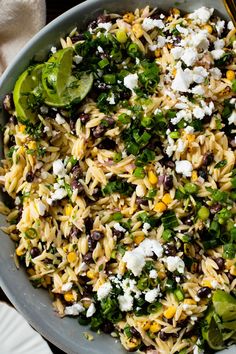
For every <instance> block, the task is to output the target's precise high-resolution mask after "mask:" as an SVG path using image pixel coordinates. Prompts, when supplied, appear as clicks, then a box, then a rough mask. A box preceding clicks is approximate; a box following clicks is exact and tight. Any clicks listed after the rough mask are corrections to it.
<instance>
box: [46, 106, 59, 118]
mask: <svg viewBox="0 0 236 354" xmlns="http://www.w3.org/2000/svg"><path fill="white" fill-rule="evenodd" d="M57 113H58V112H57V109H56V110H55V109H52V108H50V109H49V111H48V117H50V118H56V115H57Z"/></svg>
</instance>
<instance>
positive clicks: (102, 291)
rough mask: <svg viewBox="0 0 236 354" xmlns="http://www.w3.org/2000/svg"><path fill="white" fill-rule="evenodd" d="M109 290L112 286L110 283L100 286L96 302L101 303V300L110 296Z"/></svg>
mask: <svg viewBox="0 0 236 354" xmlns="http://www.w3.org/2000/svg"><path fill="white" fill-rule="evenodd" d="M111 290H112V286H111V283H110V282H106V283H104V284H102V285H101V286H100V287H99V288H98V291H97V297H98V300H99V301H101V300H102V299H105V298H106V297H107V296H108V295H109V294H110V292H111Z"/></svg>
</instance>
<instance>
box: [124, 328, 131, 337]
mask: <svg viewBox="0 0 236 354" xmlns="http://www.w3.org/2000/svg"><path fill="white" fill-rule="evenodd" d="M130 328H131V327H130V326H129V325H127V326H125V328H124V334H125V335H126V337H127V338H131V337H132V333H131V332H130Z"/></svg>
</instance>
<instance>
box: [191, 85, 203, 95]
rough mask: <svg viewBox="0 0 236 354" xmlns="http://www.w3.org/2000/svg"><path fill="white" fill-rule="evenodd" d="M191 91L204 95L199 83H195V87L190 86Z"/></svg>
mask: <svg viewBox="0 0 236 354" xmlns="http://www.w3.org/2000/svg"><path fill="white" fill-rule="evenodd" d="M191 91H192V93H193V94H195V95H199V96H202V95H204V93H205V91H204V89H203V87H202V86H201V85H196V86H195V87H193V88H192V90H191Z"/></svg>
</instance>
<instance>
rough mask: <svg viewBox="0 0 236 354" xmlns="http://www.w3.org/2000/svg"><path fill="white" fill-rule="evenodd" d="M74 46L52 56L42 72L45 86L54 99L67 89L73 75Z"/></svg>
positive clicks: (48, 94)
mask: <svg viewBox="0 0 236 354" xmlns="http://www.w3.org/2000/svg"><path fill="white" fill-rule="evenodd" d="M72 59H73V48H65V49H61V50H59V51H58V52H56V53H55V54H53V55H52V56H51V58H50V59H49V60H48V62H47V63H45V66H44V68H43V72H42V83H43V88H44V90H45V92H46V94H47V96H48V97H49V98H51V100H52V101H53V100H54V99H56V97H57V96H60V95H61V94H62V92H63V91H64V90H65V87H66V85H67V83H68V79H69V77H70V76H71V69H72Z"/></svg>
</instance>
